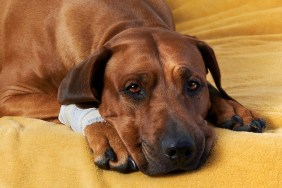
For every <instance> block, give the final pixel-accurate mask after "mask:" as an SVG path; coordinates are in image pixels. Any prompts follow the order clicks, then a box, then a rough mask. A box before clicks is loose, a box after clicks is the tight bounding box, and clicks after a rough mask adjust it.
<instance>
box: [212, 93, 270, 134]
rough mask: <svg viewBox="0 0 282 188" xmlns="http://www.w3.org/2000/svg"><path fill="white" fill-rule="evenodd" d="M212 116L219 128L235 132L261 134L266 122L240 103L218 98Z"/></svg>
mask: <svg viewBox="0 0 282 188" xmlns="http://www.w3.org/2000/svg"><path fill="white" fill-rule="evenodd" d="M210 114H211V117H212V119H213V120H214V121H215V124H216V126H217V127H221V128H226V129H232V130H235V131H248V132H256V133H261V132H262V130H263V129H264V128H265V127H266V126H265V121H264V120H263V119H261V118H259V117H258V116H257V115H256V114H255V113H254V112H252V111H251V110H249V109H247V108H245V107H244V106H242V105H241V104H240V103H238V102H236V101H233V100H228V99H224V98H221V97H220V96H216V97H214V98H213V100H212V104H211V109H210Z"/></svg>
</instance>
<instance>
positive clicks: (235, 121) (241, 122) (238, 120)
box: [231, 115, 243, 126]
mask: <svg viewBox="0 0 282 188" xmlns="http://www.w3.org/2000/svg"><path fill="white" fill-rule="evenodd" d="M231 121H233V123H234V124H236V123H238V124H239V125H240V126H243V119H242V118H241V117H240V116H238V115H234V116H233V117H232V118H231Z"/></svg>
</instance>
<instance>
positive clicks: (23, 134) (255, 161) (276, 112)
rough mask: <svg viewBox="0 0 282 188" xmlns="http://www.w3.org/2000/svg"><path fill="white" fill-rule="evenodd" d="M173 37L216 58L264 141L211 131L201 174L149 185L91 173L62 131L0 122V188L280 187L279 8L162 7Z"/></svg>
mask: <svg viewBox="0 0 282 188" xmlns="http://www.w3.org/2000/svg"><path fill="white" fill-rule="evenodd" d="M168 3H169V5H170V6H171V8H172V10H173V13H174V15H175V20H176V23H177V30H178V31H180V32H182V33H185V34H190V35H195V36H197V37H199V38H200V39H203V40H205V41H207V42H208V43H209V44H210V45H211V46H212V47H213V48H214V50H215V52H216V54H217V57H218V61H219V64H220V67H221V71H222V79H223V86H224V88H225V89H226V90H227V91H228V92H229V94H230V95H232V96H233V97H235V98H236V99H237V100H239V101H240V102H241V103H242V104H244V105H246V106H247V107H249V108H251V109H254V110H256V111H257V112H258V113H259V114H261V116H263V117H264V118H265V119H266V120H267V123H268V125H269V129H268V130H267V131H266V132H265V133H263V134H253V133H238V132H233V131H228V130H223V129H218V128H216V134H217V141H216V143H215V146H214V148H213V150H212V153H211V156H210V158H209V159H208V161H207V163H206V164H205V165H204V166H203V167H201V168H200V169H198V170H196V171H193V172H188V173H181V174H177V175H168V176H164V177H148V176H146V175H143V174H142V173H140V172H136V173H131V174H126V175H124V174H119V173H117V172H110V171H104V170H101V169H98V168H96V167H95V166H94V165H93V162H92V159H91V155H90V152H89V150H88V147H87V144H86V141H85V140H84V137H83V136H82V135H81V134H78V133H75V132H72V131H71V130H70V129H69V128H68V127H66V126H63V125H56V124H53V123H48V122H44V121H41V120H35V119H29V118H23V117H2V118H0V187H1V188H2V187H103V188H104V187H105V188H106V187H114V188H118V187H122V188H124V187H144V188H145V187H170V188H172V187H282V125H281V124H282V73H281V72H282V17H281V15H282V1H281V0H267V1H266V0H265V1H255V0H248V1H244V0H228V1H223V0H213V1H208V0H189V1H188V0H168Z"/></svg>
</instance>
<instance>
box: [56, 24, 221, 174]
mask: <svg viewBox="0 0 282 188" xmlns="http://www.w3.org/2000/svg"><path fill="white" fill-rule="evenodd" d="M207 70H210V72H211V74H212V76H213V78H214V80H215V83H216V85H217V87H218V89H219V91H220V92H222V94H223V95H225V92H224V91H223V90H222V89H221V84H220V73H219V69H218V65H217V62H216V59H215V56H214V54H213V51H212V49H211V48H210V47H209V46H208V45H206V44H205V43H203V42H201V41H199V40H197V39H195V38H193V37H189V36H184V35H180V34H178V33H174V32H170V31H162V30H152V29H151V30H149V29H143V30H140V29H139V30H137V29H131V30H129V31H126V32H123V33H121V34H119V35H118V36H116V37H114V38H113V39H112V40H110V41H109V42H108V43H107V44H105V46H104V47H101V48H100V49H98V50H97V51H96V52H95V53H94V54H93V55H91V56H90V57H88V58H87V59H86V60H85V61H83V62H82V63H81V64H79V65H78V66H77V67H75V68H74V69H73V70H72V71H71V72H70V73H69V74H68V75H67V76H66V78H65V79H64V81H63V82H62V85H61V88H60V92H59V93H60V94H59V100H60V102H61V103H62V104H77V105H79V106H82V107H85V108H87V107H96V108H98V107H99V111H100V113H101V115H102V116H103V118H104V119H105V120H106V121H107V122H109V123H110V124H111V125H112V126H114V127H115V129H116V130H117V132H118V134H119V136H120V138H121V139H122V141H123V142H124V144H125V146H126V147H127V149H128V151H129V153H130V155H131V156H132V158H133V159H134V161H135V162H136V163H137V166H138V167H139V169H140V170H141V171H142V172H144V173H146V174H149V175H158V174H165V173H168V172H171V171H175V170H192V169H195V168H197V167H198V166H199V165H200V164H201V163H203V161H204V160H205V159H206V157H207V155H208V153H209V151H210V149H211V146H212V143H213V139H214V133H213V131H212V128H211V127H209V126H208V124H207V121H206V116H207V113H208V110H209V108H210V98H209V91H208V85H207V80H206V74H207Z"/></svg>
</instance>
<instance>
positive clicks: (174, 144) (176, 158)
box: [162, 138, 196, 166]
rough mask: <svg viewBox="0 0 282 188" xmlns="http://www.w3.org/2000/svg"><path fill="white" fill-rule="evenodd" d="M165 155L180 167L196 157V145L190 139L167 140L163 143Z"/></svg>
mask: <svg viewBox="0 0 282 188" xmlns="http://www.w3.org/2000/svg"><path fill="white" fill-rule="evenodd" d="M162 148H163V153H164V155H165V156H166V157H167V158H168V159H170V160H172V161H173V162H175V163H176V164H177V165H178V166H181V165H184V164H185V163H187V162H188V161H190V159H192V158H193V157H194V153H195V152H196V151H195V150H196V149H195V144H194V142H193V141H192V140H191V139H190V138H180V139H179V138H178V139H172V138H165V139H164V140H163V142H162Z"/></svg>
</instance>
